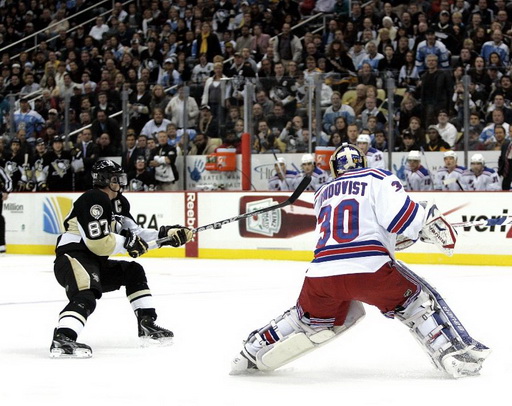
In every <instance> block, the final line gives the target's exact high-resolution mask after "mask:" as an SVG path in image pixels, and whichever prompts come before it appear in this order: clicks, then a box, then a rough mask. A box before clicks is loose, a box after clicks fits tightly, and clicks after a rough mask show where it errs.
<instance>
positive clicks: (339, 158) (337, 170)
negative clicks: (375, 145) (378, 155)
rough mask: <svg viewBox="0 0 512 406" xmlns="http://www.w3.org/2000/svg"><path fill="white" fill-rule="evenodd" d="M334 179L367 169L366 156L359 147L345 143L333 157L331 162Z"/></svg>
mask: <svg viewBox="0 0 512 406" xmlns="http://www.w3.org/2000/svg"><path fill="white" fill-rule="evenodd" d="M329 166H330V168H331V174H332V177H333V178H337V177H338V176H341V175H343V174H344V173H345V172H347V171H351V170H354V169H361V168H367V167H368V162H367V160H366V156H365V154H364V153H363V151H361V150H360V149H359V148H358V147H356V146H355V145H352V144H348V143H346V142H344V143H343V144H341V146H339V147H338V148H337V149H336V151H334V152H333V154H332V155H331V159H330V161H329Z"/></svg>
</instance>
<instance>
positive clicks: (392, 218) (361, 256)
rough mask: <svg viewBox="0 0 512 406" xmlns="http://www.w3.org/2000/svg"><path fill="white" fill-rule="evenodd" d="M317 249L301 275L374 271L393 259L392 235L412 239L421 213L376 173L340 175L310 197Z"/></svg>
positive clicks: (393, 180)
mask: <svg viewBox="0 0 512 406" xmlns="http://www.w3.org/2000/svg"><path fill="white" fill-rule="evenodd" d="M315 215H316V217H317V226H316V230H315V233H316V236H317V245H316V250H315V259H314V260H313V261H312V263H311V264H310V266H309V268H308V270H307V272H306V276H308V277H324V276H332V275H343V274H352V273H363V272H376V271H377V270H378V269H379V268H380V267H381V266H382V265H384V264H385V263H386V262H388V261H390V260H391V259H394V251H395V242H396V234H403V235H405V236H406V237H408V238H411V239H413V240H416V239H417V238H418V234H419V232H420V230H421V228H422V226H423V221H424V217H425V209H424V208H423V207H422V206H421V205H419V204H417V203H415V202H414V201H413V200H411V198H410V196H409V195H408V194H407V193H406V192H405V190H404V188H403V186H402V183H401V182H400V180H399V179H398V178H397V177H396V176H395V175H393V174H392V173H390V172H388V171H384V170H378V169H370V168H365V169H358V170H352V171H349V172H346V173H345V174H343V175H342V176H340V177H338V178H336V179H334V180H333V181H332V182H329V183H327V184H326V185H324V186H322V187H321V188H320V190H319V191H318V192H316V193H315Z"/></svg>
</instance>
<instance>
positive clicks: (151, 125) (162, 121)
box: [140, 108, 171, 138]
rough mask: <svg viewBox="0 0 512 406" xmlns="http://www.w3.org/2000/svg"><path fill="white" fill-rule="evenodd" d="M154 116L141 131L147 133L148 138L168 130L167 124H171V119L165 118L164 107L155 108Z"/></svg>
mask: <svg viewBox="0 0 512 406" xmlns="http://www.w3.org/2000/svg"><path fill="white" fill-rule="evenodd" d="M152 116H153V118H152V119H151V120H149V121H148V122H147V123H146V124H145V125H144V127H143V128H142V130H141V131H140V133H141V134H144V135H146V136H147V137H148V138H149V137H153V138H156V136H157V134H158V133H159V132H161V131H164V132H165V131H167V126H168V125H169V124H171V121H170V120H168V119H166V118H165V115H164V109H162V108H156V109H154V110H153V114H152Z"/></svg>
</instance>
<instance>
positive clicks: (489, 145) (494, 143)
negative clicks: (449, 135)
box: [469, 125, 508, 151]
mask: <svg viewBox="0 0 512 406" xmlns="http://www.w3.org/2000/svg"><path fill="white" fill-rule="evenodd" d="M475 132H476V131H475ZM506 136H507V133H506V130H505V127H503V126H502V125H496V126H495V127H494V136H493V137H492V138H491V139H490V140H489V141H488V142H486V143H485V144H482V143H480V144H479V148H475V149H486V150H488V151H500V150H501V148H502V147H503V145H504V144H505V143H506V142H508V139H507V138H506ZM476 139H477V140H478V142H480V137H479V136H477V137H476ZM469 150H470V151H471V145H470V147H469Z"/></svg>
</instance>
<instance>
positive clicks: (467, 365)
mask: <svg viewBox="0 0 512 406" xmlns="http://www.w3.org/2000/svg"><path fill="white" fill-rule="evenodd" d="M490 352H491V351H490V350H488V349H486V350H478V349H476V348H471V347H468V348H464V349H462V350H459V351H454V352H451V353H448V354H446V355H445V356H443V358H442V359H441V363H442V365H443V367H444V369H445V371H446V372H447V373H448V374H450V375H452V376H453V377H454V378H462V377H464V376H474V375H479V374H480V369H482V363H483V362H484V361H485V358H487V356H488V355H489V354H490Z"/></svg>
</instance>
